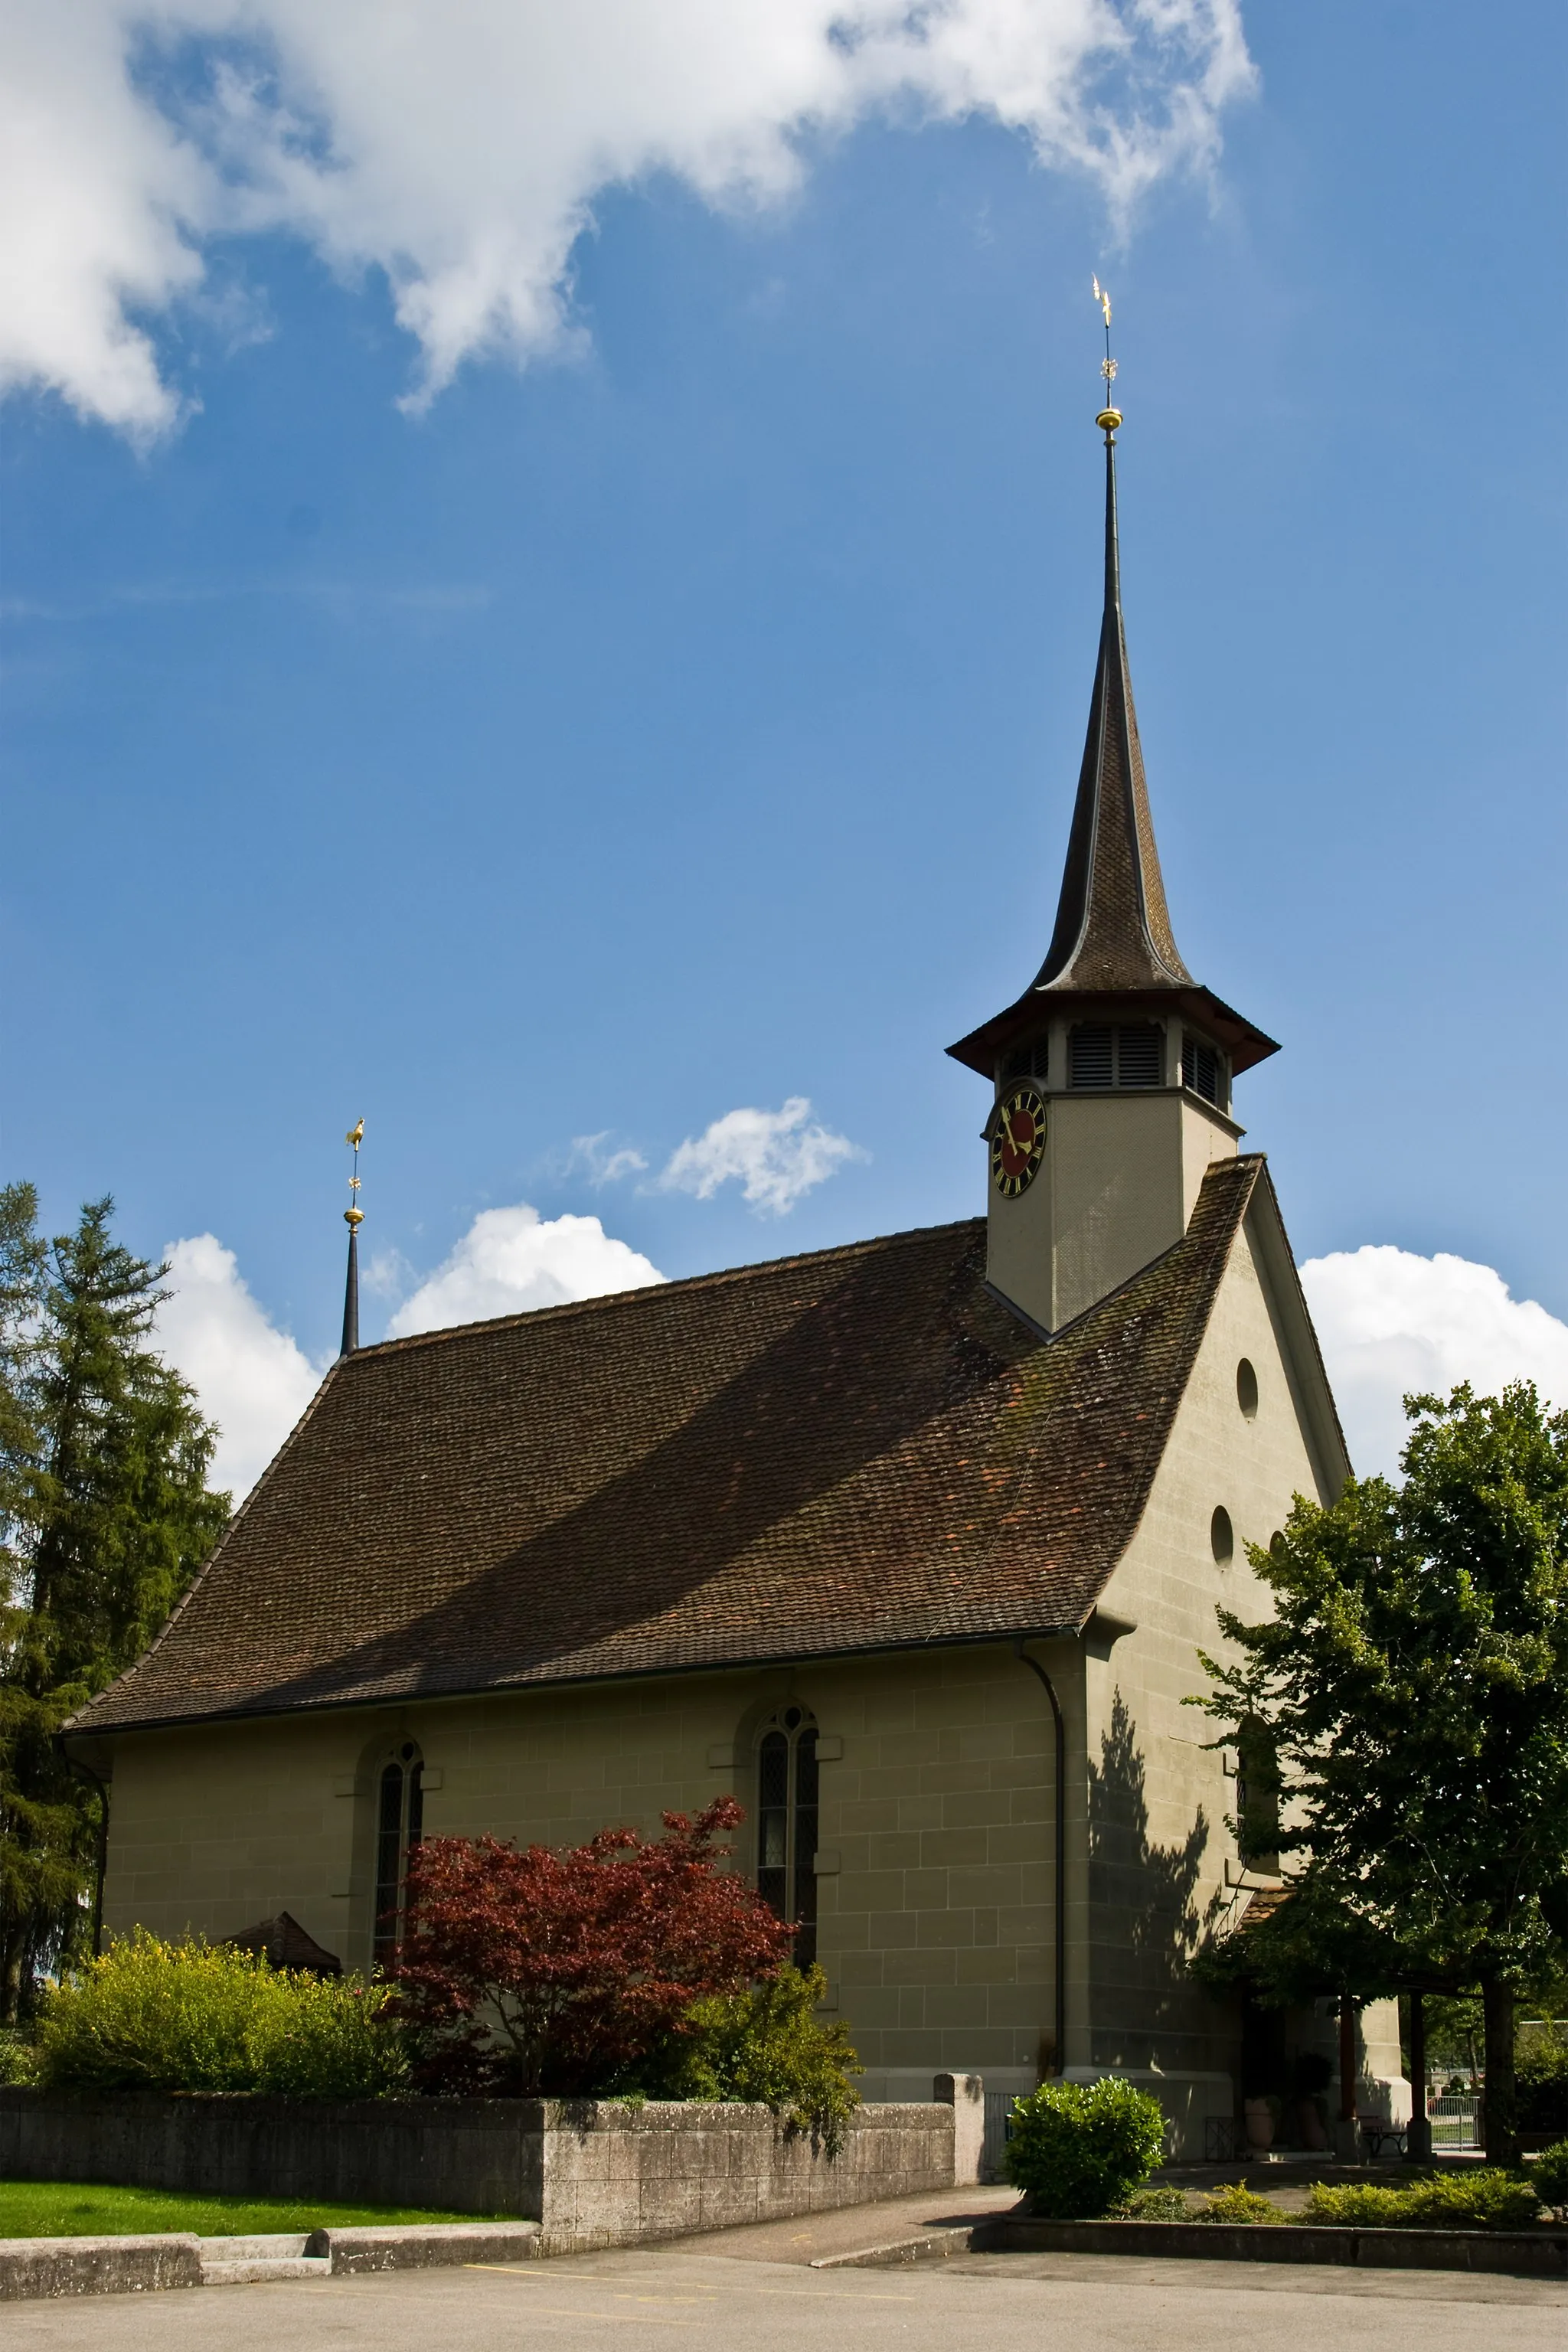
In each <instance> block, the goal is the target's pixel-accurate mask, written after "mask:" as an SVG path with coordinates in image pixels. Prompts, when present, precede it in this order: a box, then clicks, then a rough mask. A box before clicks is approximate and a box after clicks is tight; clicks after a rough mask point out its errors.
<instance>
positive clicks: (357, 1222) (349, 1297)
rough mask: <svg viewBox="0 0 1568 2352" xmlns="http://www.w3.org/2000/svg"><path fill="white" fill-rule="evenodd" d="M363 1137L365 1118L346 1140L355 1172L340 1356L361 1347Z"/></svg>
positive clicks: (347, 1218) (349, 1209)
mask: <svg viewBox="0 0 1568 2352" xmlns="http://www.w3.org/2000/svg"><path fill="white" fill-rule="evenodd" d="M363 1136H364V1121H363V1118H362V1119H361V1120H360V1122H359V1124H358V1126H357V1127H353V1128H351V1129H349V1132H348V1133H347V1135H345V1136H344V1138H343V1141H344V1142H345V1143H348V1144H352V1145H353V1155H354V1172H353V1175H352V1176H351V1177H350V1178H349V1192H350V1194H351V1196H352V1197H351V1199H350V1202H349V1205H348V1207H347V1208H346V1209H345V1210H344V1211H343V1223H344V1224H345V1225H347V1227H348V1229H349V1270H348V1277H347V1279H346V1281H345V1282H344V1284H343V1344H342V1347H341V1348H340V1349H339V1350H338V1353H339V1354H340V1355H341V1356H352V1355H353V1353H354V1350H355V1349H357V1348H358V1346H359V1229H360V1227H361V1225H363V1223H364V1211H363V1209H362V1208H361V1207H360V1204H359V1148H360V1144H361V1142H362V1140H363Z"/></svg>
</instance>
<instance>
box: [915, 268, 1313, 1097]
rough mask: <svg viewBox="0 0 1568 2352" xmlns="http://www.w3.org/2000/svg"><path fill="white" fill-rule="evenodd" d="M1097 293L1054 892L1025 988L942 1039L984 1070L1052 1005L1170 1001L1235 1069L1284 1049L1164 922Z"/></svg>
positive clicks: (994, 1069) (1090, 1014)
mask: <svg viewBox="0 0 1568 2352" xmlns="http://www.w3.org/2000/svg"><path fill="white" fill-rule="evenodd" d="M1094 298H1095V300H1096V301H1097V302H1098V303H1099V304H1100V309H1101V310H1102V312H1103V313H1104V317H1105V328H1106V336H1105V358H1104V361H1103V362H1102V365H1101V370H1100V372H1101V373H1102V374H1103V376H1104V378H1105V387H1106V403H1107V405H1106V406H1105V407H1104V408H1102V409H1101V410H1100V415H1098V416H1097V417H1096V418H1095V423H1096V424H1097V425H1099V427H1100V431H1101V432H1102V433H1103V434H1104V436H1105V608H1104V612H1103V614H1102V615H1101V618H1100V656H1099V659H1098V661H1097V662H1096V664H1095V672H1094V691H1093V694H1092V695H1091V696H1090V698H1089V734H1088V738H1087V740H1086V741H1085V743H1084V747H1083V765H1082V767H1081V768H1080V769H1079V779H1078V796H1077V798H1076V800H1075V802H1074V803H1073V813H1072V826H1071V830H1070V832H1069V834H1068V855H1067V865H1066V867H1065V869H1064V871H1063V874H1062V887H1061V897H1060V898H1059V899H1058V903H1057V919H1056V926H1055V928H1054V929H1053V930H1052V933H1051V943H1050V946H1049V948H1048V949H1047V951H1046V960H1045V961H1044V963H1043V964H1042V965H1041V966H1040V969H1039V971H1037V973H1036V975H1035V977H1034V979H1033V980H1032V981H1031V982H1030V983H1029V985H1028V987H1027V988H1026V990H1025V991H1024V993H1023V995H1022V996H1019V997H1016V998H1015V999H1014V1001H1013V1003H1011V1004H1008V1005H1005V1006H1004V1007H1003V1009H1002V1011H1001V1012H1000V1013H994V1014H993V1015H992V1017H991V1019H990V1020H989V1021H984V1022H982V1023H981V1024H980V1027H979V1028H978V1029H972V1030H971V1031H970V1033H969V1034H968V1035H967V1036H966V1037H961V1038H960V1039H959V1041H958V1043H957V1045H950V1046H949V1047H948V1049H947V1050H948V1052H949V1053H950V1054H951V1055H952V1056H953V1058H954V1060H955V1061H960V1062H963V1063H964V1064H965V1065H966V1066H968V1067H969V1068H970V1069H972V1070H978V1071H979V1072H980V1073H981V1074H982V1075H983V1076H985V1077H990V1078H994V1077H996V1076H998V1075H999V1074H1000V1071H1001V1069H1002V1067H1003V1066H1004V1064H1005V1061H1006V1059H1007V1057H1008V1056H1009V1055H1013V1054H1015V1053H1016V1052H1017V1051H1018V1050H1019V1049H1021V1048H1025V1047H1028V1046H1030V1045H1032V1044H1033V1043H1034V1042H1036V1041H1037V1040H1038V1039H1039V1038H1040V1037H1041V1035H1042V1034H1044V1033H1045V1031H1046V1030H1047V1028H1048V1026H1049V1024H1050V1020H1051V1018H1052V1016H1053V1015H1060V1014H1068V1013H1075V1012H1079V1011H1081V1013H1082V1014H1083V1016H1084V1017H1085V1018H1093V1019H1095V1020H1099V1021H1103V1020H1104V1019H1105V1018H1106V1014H1107V1007H1108V1001H1109V1002H1110V1003H1112V1004H1114V1002H1115V1000H1117V999H1121V1001H1122V1003H1124V1004H1125V1005H1126V1006H1127V1007H1128V1009H1129V1010H1130V1011H1132V1010H1136V1011H1137V1013H1138V1014H1139V1016H1140V1017H1147V1015H1148V1014H1149V1013H1157V1012H1159V1011H1160V1010H1161V1009H1162V1008H1163V1007H1164V1006H1166V1005H1172V1004H1173V1005H1174V1006H1175V1007H1176V1008H1177V1009H1178V1010H1179V1011H1180V1012H1181V1013H1182V1014H1183V1016H1184V1018H1186V1019H1190V1020H1192V1021H1193V1022H1194V1024H1196V1025H1197V1026H1198V1027H1199V1029H1200V1030H1201V1032H1202V1033H1203V1034H1205V1035H1206V1036H1210V1037H1213V1038H1215V1039H1217V1040H1218V1042H1219V1043H1220V1044H1221V1045H1223V1046H1224V1047H1225V1049H1226V1053H1227V1054H1228V1055H1229V1056H1230V1063H1231V1068H1232V1070H1233V1071H1239V1070H1246V1069H1250V1068H1251V1066H1252V1065H1253V1064H1254V1063H1255V1062H1260V1061H1262V1060H1263V1059H1264V1058H1265V1056H1266V1055H1269V1054H1275V1053H1278V1052H1279V1047H1278V1046H1277V1045H1276V1044H1275V1042H1274V1040H1273V1038H1272V1037H1266V1036H1265V1035H1264V1034H1263V1032H1262V1030H1261V1029H1255V1028H1254V1027H1253V1025H1252V1024H1251V1022H1250V1021H1248V1020H1247V1019H1246V1018H1245V1017H1244V1015H1242V1014H1241V1013H1237V1012H1236V1011H1234V1010H1233V1009H1232V1007H1231V1006H1230V1005H1228V1004H1226V1003H1223V1002H1222V1000H1221V999H1220V998H1219V997H1217V996H1215V995H1214V994H1213V993H1212V992H1211V991H1210V990H1208V989H1206V988H1203V987H1201V986H1199V984H1198V983H1197V982H1195V981H1194V979H1193V976H1192V974H1191V972H1190V971H1188V970H1187V967H1186V965H1185V964H1184V962H1183V961H1182V958H1181V954H1180V951H1179V950H1178V949H1177V946H1176V942H1175V939H1174V936H1173V932H1172V929H1171V915H1170V909H1169V908H1168V907H1167V906H1166V904H1165V884H1164V879H1163V876H1162V875H1161V872H1160V853H1159V851H1158V849H1157V848H1156V847H1155V845H1154V822H1153V818H1152V816H1151V814H1150V813H1149V787H1148V785H1147V783H1146V782H1145V781H1144V777H1143V752H1142V746H1141V745H1140V743H1139V740H1138V714H1137V712H1136V710H1135V709H1133V705H1132V680H1131V677H1130V675H1129V672H1128V667H1127V632H1126V630H1125V628H1124V626H1123V625H1122V619H1121V548H1120V543H1119V538H1118V532H1117V516H1116V436H1117V433H1118V431H1119V429H1120V427H1121V410H1120V409H1119V408H1117V407H1115V406H1113V405H1112V404H1111V387H1112V385H1113V383H1114V382H1115V379H1116V362H1115V361H1114V360H1113V359H1112V358H1111V356H1110V296H1109V295H1108V294H1107V293H1106V292H1105V291H1104V289H1102V288H1101V286H1100V281H1099V279H1098V278H1097V279H1096V280H1095V287H1094Z"/></svg>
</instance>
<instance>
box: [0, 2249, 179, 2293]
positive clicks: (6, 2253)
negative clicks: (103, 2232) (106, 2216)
mask: <svg viewBox="0 0 1568 2352" xmlns="http://www.w3.org/2000/svg"><path fill="white" fill-rule="evenodd" d="M201 2284H202V2263H201V2253H200V2251H199V2248H198V2246H197V2243H196V2241H195V2238H189V2237H167V2238H0V2303H24V2302H31V2301H33V2300H35V2299H36V2298H37V2297H40V2296H48V2295H61V2294H139V2293H142V2292H143V2291H144V2290H147V2289H150V2288H154V2287H165V2286H200V2285H201Z"/></svg>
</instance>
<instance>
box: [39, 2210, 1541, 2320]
mask: <svg viewBox="0 0 1568 2352" xmlns="http://www.w3.org/2000/svg"><path fill="white" fill-rule="evenodd" d="M864 2210H865V2209H862V2212H863V2214H864ZM874 2210H875V2209H873V2213H874ZM844 2218H845V2217H844V2216H842V2215H839V2216H835V2217H833V2220H834V2221H835V2223H836V2224H839V2223H841V2222H842V2221H843V2220H844ZM866 2218H871V2217H870V2216H867V2217H866ZM888 2218H889V2217H888V2216H886V2215H884V2216H883V2217H882V2219H883V2221H884V2223H885V2221H886V2220H887V2219H888ZM781 2226H784V2225H778V2224H774V2225H772V2227H773V2229H774V2230H776V2229H778V2228H779V2227H781ZM794 2235H795V2240H796V2243H795V2245H794V2246H793V2247H792V2246H788V2245H785V2246H783V2247H781V2246H780V2244H779V2242H778V2241H777V2240H776V2239H774V2240H773V2242H772V2243H768V2244H764V2243H763V2242H760V2241H761V2240H762V2239H763V2232H752V2231H726V2232H724V2233H722V2239H718V2238H714V2239H687V2240H685V2241H683V2242H680V2243H679V2244H678V2245H673V2246H670V2247H668V2248H664V2249H654V2250H649V2249H646V2248H641V2249H638V2250H637V2251H636V2252H626V2253H608V2254H587V2255H577V2256H572V2257H569V2258H564V2259H561V2260H557V2261H554V2262H547V2263H519V2264H517V2265H515V2266H513V2265H506V2264H501V2265H496V2266H494V2267H489V2266H486V2267H473V2268H465V2269H462V2270H440V2271H409V2272H404V2273H394V2274H392V2275H385V2276H381V2277H375V2278H345V2279H329V2280H321V2281H317V2280H306V2281H284V2282H279V2283H278V2284H265V2285H258V2286H240V2287H220V2288H205V2289H200V2290H187V2291H184V2292H180V2293H172V2294H155V2295H102V2296H93V2297H90V2298H87V2299H83V2300H81V2301H78V2302H73V2303H65V2302H56V2303H23V2304H10V2305H7V2306H6V2308H5V2316H4V2322H3V2332H4V2338H5V2345H6V2347H7V2352H66V2347H70V2352H79V2347H92V2352H198V2347H200V2352H206V2347H211V2346H215V2345H221V2346H222V2347H224V2352H276V2347H277V2346H278V2345H279V2344H287V2345H288V2346H289V2352H313V2347H321V2352H437V2347H460V2352H516V2347H519V2346H522V2345H530V2344H535V2343H537V2344H542V2345H549V2346H552V2347H556V2346H558V2347H563V2352H575V2347H590V2346H595V2347H596V2346H603V2345H616V2344H623V2345H624V2344H626V2343H627V2342H628V2341H630V2342H632V2343H647V2344H663V2343H666V2342H668V2343H669V2344H671V2345H672V2346H679V2347H682V2352H688V2347H689V2352H721V2347H722V2352H732V2348H733V2347H737V2346H740V2347H745V2352H814V2347H824V2352H826V2347H841V2346H845V2345H853V2346H854V2347H856V2352H879V2348H880V2347H884V2346H886V2347H895V2346H896V2347H899V2352H951V2347H953V2346H954V2345H957V2344H966V2343H973V2344H976V2345H987V2346H997V2347H1006V2346H1010V2345H1015V2344H1016V2345H1020V2346H1022V2345H1027V2346H1029V2347H1052V2352H1054V2348H1055V2347H1060V2352H1215V2346H1216V2344H1221V2343H1224V2344H1226V2345H1229V2346H1232V2347H1250V2346H1252V2345H1254V2344H1257V2345H1259V2346H1261V2345H1263V2344H1265V2343H1266V2342H1290V2341H1292V2340H1300V2341H1308V2340H1321V2338H1322V2337H1323V2336H1324V2334H1325V2332H1326V2331H1328V2330H1333V2331H1334V2332H1335V2333H1336V2335H1338V2336H1341V2338H1342V2339H1344V2338H1352V2337H1353V2341H1354V2343H1355V2346H1356V2352H1409V2347H1410V2346H1411V2344H1412V2343H1418V2344H1419V2345H1420V2347H1421V2352H1474V2347H1475V2345H1476V2344H1477V2342H1478V2340H1479V2339H1480V2337H1481V2335H1482V2332H1483V2331H1484V2337H1485V2342H1486V2345H1487V2352H1561V2347H1562V2346H1563V2343H1564V2342H1565V2341H1568V2281H1564V2282H1558V2281H1544V2280H1535V2279H1510V2278H1498V2277H1488V2276H1484V2275H1476V2276H1472V2275H1470V2274H1469V2273H1463V2272H1429V2271H1428V2272H1411V2271H1387V2272H1384V2273H1376V2272H1370V2273H1369V2272H1366V2271H1349V2270H1344V2271H1341V2270H1330V2269H1323V2270H1312V2271H1304V2270H1302V2269H1300V2268H1295V2267H1289V2268H1288V2267H1286V2266H1283V2265H1281V2266H1280V2267H1279V2269H1272V2268H1264V2267H1260V2266H1258V2265H1254V2264H1250V2263H1248V2264H1246V2265H1241V2264H1237V2263H1209V2262H1169V2261H1167V2262H1154V2261H1141V2260H1134V2259H1129V2258H1126V2257H1111V2256H1093V2255H1080V2254H959V2255H953V2256H951V2257H949V2258H948V2259H946V2260H944V2261H938V2262H930V2263H920V2264H915V2265H909V2266H904V2267H900V2268H897V2269H837V2270H816V2269H813V2268H812V2267H811V2263H812V2261H813V2259H815V2258H816V2257H814V2254H813V2252H812V2246H813V2239H812V2237H811V2236H810V2234H809V2233H806V2232H802V2231H795V2232H794ZM835 2235H837V2229H836V2231H835ZM725 2242H727V2243H725ZM863 2242H879V2234H878V2232H875V2231H873V2232H871V2233H869V2236H868V2241H863ZM721 2247H722V2249H723V2250H720V2249H721ZM837 2251H840V2252H842V2251H844V2249H842V2248H838V2249H837ZM1483 2307H1484V2308H1483Z"/></svg>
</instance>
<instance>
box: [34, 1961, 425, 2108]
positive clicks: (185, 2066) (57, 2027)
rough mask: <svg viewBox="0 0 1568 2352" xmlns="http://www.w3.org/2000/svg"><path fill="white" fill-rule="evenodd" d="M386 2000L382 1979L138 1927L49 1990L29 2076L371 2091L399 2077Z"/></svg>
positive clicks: (87, 2086)
mask: <svg viewBox="0 0 1568 2352" xmlns="http://www.w3.org/2000/svg"><path fill="white" fill-rule="evenodd" d="M391 1998H392V1994H391V1989H390V1987H388V1986H385V1985H370V1984H364V1983H363V1982H361V1981H360V1980H359V1979H356V1978H353V1977H345V1978H342V1979H333V1978H316V1977H307V1976H299V1975H295V1974H293V1973H291V1972H290V1971H288V1970H285V1969H272V1968H269V1967H268V1964H267V1962H266V1960H265V1959H263V1958H260V1957H259V1956H258V1955H257V1954H255V1953H251V1952H236V1951H230V1950H228V1949H226V1948H221V1947H214V1946H211V1945H207V1944H203V1943H189V1944H165V1943H161V1942H160V1941H159V1940H158V1938H157V1937H154V1936H149V1935H147V1934H146V1933H145V1932H144V1931H142V1930H138V1932H137V1933H136V1934H135V1935H134V1936H132V1937H130V1938H129V1939H128V1940H127V1941H126V1942H124V1943H120V1944H114V1945H111V1946H110V1949H109V1950H108V1951H107V1952H106V1953H105V1954H104V1955H103V1957H102V1958H101V1959H97V1960H92V1961H89V1963H88V1965H87V1966H86V1968H84V1969H82V1970H81V1971H80V1972H79V1974H78V1975H75V1976H73V1977H70V1978H68V1979H66V1981H65V1982H63V1983H62V1984H59V1985H58V1986H56V1987H55V1988H53V1989H52V1990H50V1991H49V1992H48V1993H47V1996H46V1998H45V2000H44V2004H43V2011H42V2015H41V2017H40V2019H39V2024H38V2034H37V2053H36V2061H35V2063H36V2075H35V2079H36V2080H37V2081H38V2082H39V2083H42V2084H45V2085H46V2086H48V2087H59V2088H69V2089H74V2090H94V2091H110V2090H125V2089H130V2088H137V2089H142V2090H153V2091H255V2092H270V2093H274V2094H277V2095H281V2096H283V2097H287V2098H293V2099H363V2098H375V2097H379V2096H380V2095H383V2094H384V2093H386V2092H388V2091H393V2090H395V2089H396V2088H397V2087H398V2086H399V2085H400V2084H401V2083H402V2080H403V2076H404V2058H403V2052H402V2046H401V2042H400V2039H399V2035H398V2032H397V2029H396V2027H395V2024H394V2023H393V2021H392V2020H391V2018H390V2017H389V2016H388V2015H387V2014H386V2008H387V2003H388V2002H389V2001H390V2000H391Z"/></svg>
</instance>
